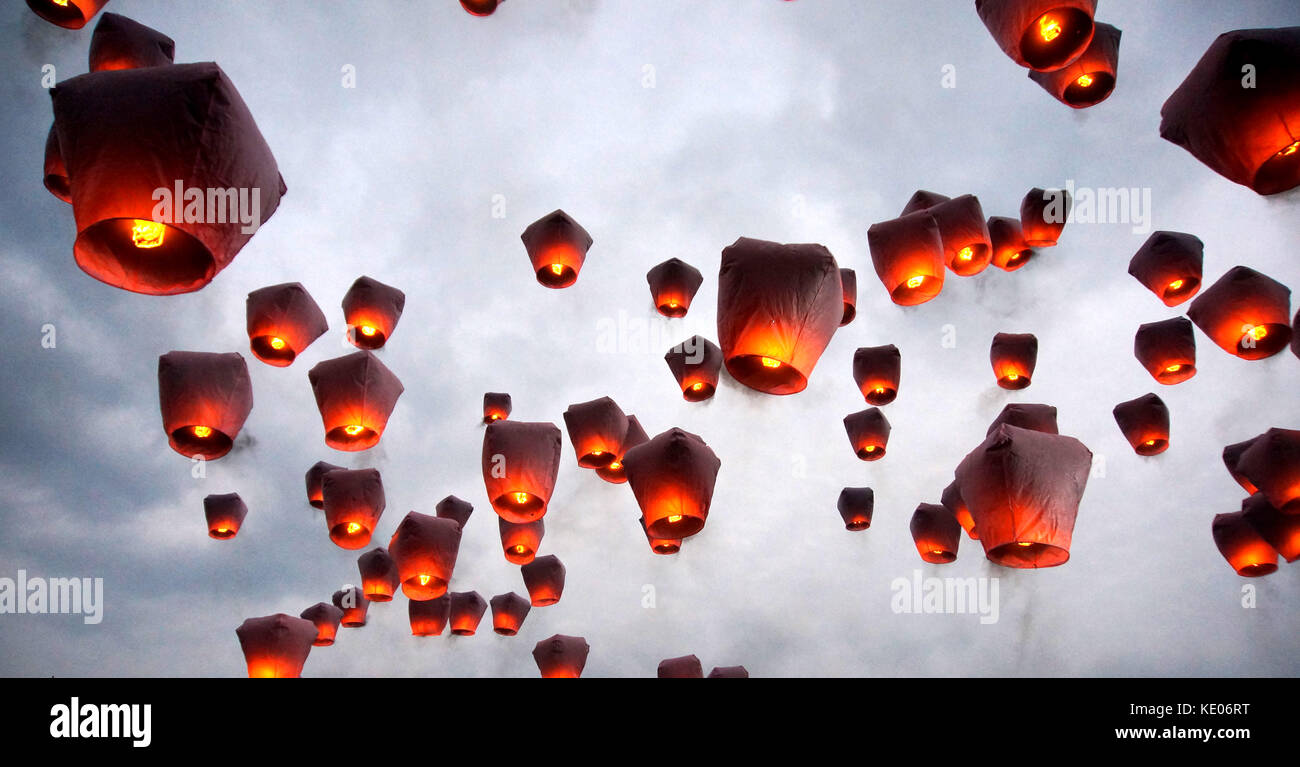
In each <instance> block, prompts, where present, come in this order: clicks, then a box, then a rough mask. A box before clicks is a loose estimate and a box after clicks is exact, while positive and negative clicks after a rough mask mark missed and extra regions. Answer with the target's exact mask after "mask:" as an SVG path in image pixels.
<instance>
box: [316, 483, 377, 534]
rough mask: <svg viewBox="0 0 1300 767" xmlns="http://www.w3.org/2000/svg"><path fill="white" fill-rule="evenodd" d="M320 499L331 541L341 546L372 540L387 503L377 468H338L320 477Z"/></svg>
mask: <svg viewBox="0 0 1300 767" xmlns="http://www.w3.org/2000/svg"><path fill="white" fill-rule="evenodd" d="M321 501H322V502H323V504H324V509H325V524H326V526H328V527H329V531H330V540H331V541H334V543H335V544H336V545H337V546H339V547H340V548H344V549H359V548H361V547H362V546H365V545H366V544H367V543H370V535H371V533H372V532H373V531H374V529H375V525H377V524H379V517H380V515H382V514H383V513H384V506H385V505H386V504H387V502H386V500H385V499H384V483H383V480H381V479H380V477H379V470H378V469H337V470H335V471H331V472H328V473H326V474H325V476H324V477H323V478H322V479H321Z"/></svg>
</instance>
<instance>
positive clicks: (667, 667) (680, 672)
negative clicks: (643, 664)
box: [658, 655, 704, 679]
mask: <svg viewBox="0 0 1300 767" xmlns="http://www.w3.org/2000/svg"><path fill="white" fill-rule="evenodd" d="M658 676H659V678H660V679H703V678H704V667H703V666H702V665H700V659H699V658H697V657H695V656H694V655H683V656H682V657H680V658H667V659H665V660H661V661H659V674H658Z"/></svg>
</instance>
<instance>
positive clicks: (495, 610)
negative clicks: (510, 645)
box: [491, 591, 533, 637]
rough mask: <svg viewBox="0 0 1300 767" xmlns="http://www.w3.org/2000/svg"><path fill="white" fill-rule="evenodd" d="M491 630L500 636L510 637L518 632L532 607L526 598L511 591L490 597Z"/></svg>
mask: <svg viewBox="0 0 1300 767" xmlns="http://www.w3.org/2000/svg"><path fill="white" fill-rule="evenodd" d="M491 605H492V630H493V631H495V632H496V633H498V634H500V635H501V636H506V637H512V636H514V635H515V634H518V633H519V628H520V627H521V626H523V625H524V618H527V617H528V611H529V610H531V609H533V608H532V605H531V604H529V602H528V600H527V599H524V598H523V597H521V596H519V595H518V594H516V593H515V592H513V591H511V592H509V593H507V594H497V595H496V596H494V597H492V602H491Z"/></svg>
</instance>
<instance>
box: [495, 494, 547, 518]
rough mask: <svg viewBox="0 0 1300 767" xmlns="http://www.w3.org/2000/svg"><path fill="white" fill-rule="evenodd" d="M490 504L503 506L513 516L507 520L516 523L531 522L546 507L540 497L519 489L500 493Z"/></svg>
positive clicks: (498, 506)
mask: <svg viewBox="0 0 1300 767" xmlns="http://www.w3.org/2000/svg"><path fill="white" fill-rule="evenodd" d="M492 505H493V506H495V507H497V508H504V509H505V510H506V511H507V512H509V513H510V514H511V515H513V517H514V518H513V519H508V520H507V521H509V522H515V523H516V524H518V523H520V522H531V521H533V520H534V519H537V518H538V517H540V516H541V515H542V512H543V510H544V509H545V508H546V504H545V503H543V502H542V499H541V498H539V497H537V496H535V495H533V494H532V493H524V492H519V491H511V492H506V493H502V494H501V495H499V496H497V498H496V500H495V501H493V502H492Z"/></svg>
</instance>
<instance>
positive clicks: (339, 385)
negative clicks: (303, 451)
mask: <svg viewBox="0 0 1300 767" xmlns="http://www.w3.org/2000/svg"><path fill="white" fill-rule="evenodd" d="M307 380H308V381H310V382H311V391H312V394H314V395H315V396H316V407H317V408H318V409H319V410H320V414H321V420H322V421H323V422H324V424H325V444H326V445H329V446H330V447H332V448H334V449H335V450H344V451H347V452H355V451H358V450H365V449H367V448H371V447H374V446H375V445H377V444H379V438H380V437H382V436H383V434H384V428H385V427H386V426H388V417H389V416H390V415H392V413H393V408H394V407H396V406H397V398H398V397H401V396H402V392H403V391H405V387H404V386H402V382H401V381H400V380H398V378H397V376H395V375H393V371H391V370H389V369H388V368H387V367H386V366H385V365H384V363H382V362H380V361H379V358H378V357H376V356H375V355H374V354H372V353H370V352H368V351H360V352H353V353H352V354H348V355H345V356H342V357H337V358H335V359H332V360H325V361H324V362H320V363H317V364H316V367H314V368H312V369H311V370H310V371H308V373H307Z"/></svg>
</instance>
